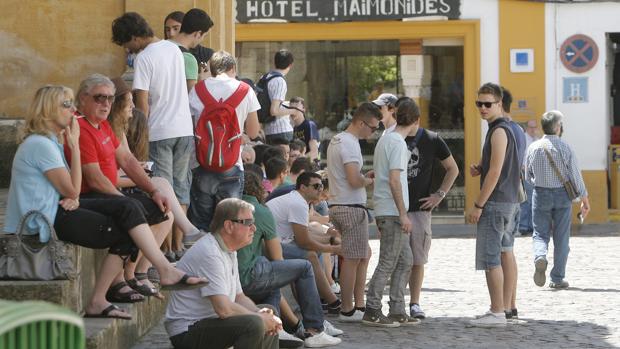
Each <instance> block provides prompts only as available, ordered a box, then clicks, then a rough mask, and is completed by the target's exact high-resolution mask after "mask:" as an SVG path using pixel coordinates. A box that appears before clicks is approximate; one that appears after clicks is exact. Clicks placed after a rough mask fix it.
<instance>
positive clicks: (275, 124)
mask: <svg viewBox="0 0 620 349" xmlns="http://www.w3.org/2000/svg"><path fill="white" fill-rule="evenodd" d="M286 90H287V85H286V80H284V78H283V77H277V78H273V79H271V80H270V81H269V83H268V84H267V91H268V93H269V98H271V100H272V101H273V100H274V99H275V100H279V101H283V102H284V101H285V100H286ZM264 129H265V135H274V134H278V133H286V132H293V126H292V125H291V119H290V116H289V115H286V116H278V117H276V120H275V121H272V122H270V123H267V124H265V126H264Z"/></svg>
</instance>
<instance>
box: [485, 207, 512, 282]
mask: <svg viewBox="0 0 620 349" xmlns="http://www.w3.org/2000/svg"><path fill="white" fill-rule="evenodd" d="M518 228H519V204H518V203H508V202H493V201H488V202H487V203H486V205H485V206H484V210H482V215H481V216H480V220H478V227H477V233H476V270H489V269H492V268H495V267H497V266H500V265H501V264H502V263H501V253H502V252H507V251H512V248H513V246H514V241H515V234H516V233H517V231H518Z"/></svg>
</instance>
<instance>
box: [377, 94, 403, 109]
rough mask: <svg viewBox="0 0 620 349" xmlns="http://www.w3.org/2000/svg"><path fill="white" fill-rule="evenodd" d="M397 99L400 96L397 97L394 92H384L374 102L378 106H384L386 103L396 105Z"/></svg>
mask: <svg viewBox="0 0 620 349" xmlns="http://www.w3.org/2000/svg"><path fill="white" fill-rule="evenodd" d="M396 100H398V98H396V96H394V95H393V94H391V93H382V94H381V95H380V96H379V97H378V98H377V99H375V100H374V101H372V103H373V104H375V105H376V106H378V107H383V106H384V105H388V106H390V105H391V106H394V104H395V103H396Z"/></svg>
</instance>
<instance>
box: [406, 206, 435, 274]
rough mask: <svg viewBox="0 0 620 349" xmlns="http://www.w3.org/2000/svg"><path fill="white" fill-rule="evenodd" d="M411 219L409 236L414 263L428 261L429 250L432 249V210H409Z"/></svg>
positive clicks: (418, 263)
mask: <svg viewBox="0 0 620 349" xmlns="http://www.w3.org/2000/svg"><path fill="white" fill-rule="evenodd" d="M407 216H408V217H409V220H410V221H411V225H412V227H413V228H412V230H411V236H410V237H409V243H410V244H411V252H413V265H424V264H426V263H428V251H430V249H431V238H432V235H433V233H432V231H431V211H415V212H407Z"/></svg>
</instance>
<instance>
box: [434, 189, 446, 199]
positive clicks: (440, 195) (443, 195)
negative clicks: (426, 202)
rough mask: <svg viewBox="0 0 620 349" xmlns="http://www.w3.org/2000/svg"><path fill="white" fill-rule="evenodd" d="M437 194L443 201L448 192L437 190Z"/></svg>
mask: <svg viewBox="0 0 620 349" xmlns="http://www.w3.org/2000/svg"><path fill="white" fill-rule="evenodd" d="M435 194H437V195H439V197H441V198H442V199H443V198H445V197H446V192H445V191H443V190H441V189H439V190H437V191H436V192H435Z"/></svg>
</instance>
